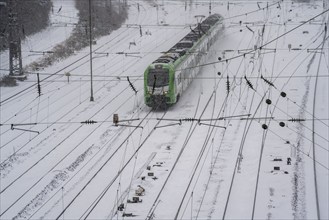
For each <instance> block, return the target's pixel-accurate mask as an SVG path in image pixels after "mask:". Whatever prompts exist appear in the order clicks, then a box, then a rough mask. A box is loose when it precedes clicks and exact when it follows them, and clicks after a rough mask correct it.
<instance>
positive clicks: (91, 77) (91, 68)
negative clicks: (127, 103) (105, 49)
mask: <svg viewBox="0 0 329 220" xmlns="http://www.w3.org/2000/svg"><path fill="white" fill-rule="evenodd" d="M91 30H92V27H91V0H89V54H90V57H89V59H90V101H91V102H93V101H94V94H93V93H94V91H93V54H92V53H93V49H92V34H91Z"/></svg>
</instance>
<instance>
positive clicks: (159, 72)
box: [147, 69, 169, 87]
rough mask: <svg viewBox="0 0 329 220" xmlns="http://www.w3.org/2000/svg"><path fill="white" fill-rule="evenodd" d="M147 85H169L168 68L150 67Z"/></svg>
mask: <svg viewBox="0 0 329 220" xmlns="http://www.w3.org/2000/svg"><path fill="white" fill-rule="evenodd" d="M147 85H148V86H154V85H155V87H161V86H167V85H169V71H168V70H167V69H150V71H149V74H148V78H147Z"/></svg>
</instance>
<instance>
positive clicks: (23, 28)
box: [0, 0, 52, 50]
mask: <svg viewBox="0 0 329 220" xmlns="http://www.w3.org/2000/svg"><path fill="white" fill-rule="evenodd" d="M10 1H13V0H1V2H3V3H2V4H1V5H0V41H1V45H0V50H4V49H6V48H8V36H9V28H10V27H9V3H10ZM16 2H17V7H16V9H17V17H18V22H19V30H20V31H19V34H20V35H21V39H24V38H25V37H26V36H29V35H31V34H34V33H37V32H39V31H40V30H42V29H44V28H46V27H47V26H48V23H49V12H50V10H51V7H52V3H51V1H50V0H16Z"/></svg>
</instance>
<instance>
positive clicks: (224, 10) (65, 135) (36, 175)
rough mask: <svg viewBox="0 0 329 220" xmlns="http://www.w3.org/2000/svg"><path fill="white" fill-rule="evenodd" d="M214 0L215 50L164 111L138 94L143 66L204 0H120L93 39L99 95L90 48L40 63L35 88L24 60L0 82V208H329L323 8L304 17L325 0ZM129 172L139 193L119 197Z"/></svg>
mask: <svg viewBox="0 0 329 220" xmlns="http://www.w3.org/2000/svg"><path fill="white" fill-rule="evenodd" d="M63 2H64V1H63ZM65 2H67V1H65ZM211 3H212V4H211V13H219V14H221V15H223V16H224V18H225V29H224V31H223V32H222V33H221V34H220V35H219V37H218V40H217V41H216V42H215V44H214V45H213V46H212V47H211V49H210V50H209V51H208V53H207V54H206V55H205V56H206V62H207V63H212V64H209V65H205V66H204V67H202V69H201V71H200V73H199V75H198V77H197V78H196V79H194V81H193V83H192V84H191V85H190V87H189V88H188V89H187V90H186V92H185V93H184V94H183V95H182V97H181V99H180V101H179V102H178V103H177V104H176V105H175V106H173V107H171V108H169V109H168V110H167V111H159V110H158V111H151V109H150V108H148V107H147V106H145V104H144V103H143V72H144V70H145V69H146V67H147V65H149V64H150V63H151V62H152V61H153V60H155V59H156V58H157V57H159V56H160V55H161V52H163V51H166V50H168V49H169V48H170V47H171V46H173V45H174V44H175V43H176V42H177V41H179V40H180V39H181V38H182V37H183V36H184V35H185V34H187V33H188V32H189V31H190V28H189V26H190V25H193V24H195V23H196V20H197V19H196V18H195V15H205V16H208V15H209V8H210V7H209V1H165V0H163V1H137V2H135V1H128V5H129V18H128V19H127V21H126V24H124V25H122V27H121V28H119V29H118V30H116V31H114V32H113V33H111V35H109V36H106V37H102V38H100V39H98V40H97V44H96V45H93V48H94V59H93V76H94V77H93V79H94V80H93V88H94V98H95V101H94V102H90V101H89V98H90V72H89V71H90V70H89V56H86V55H87V54H88V51H89V48H86V49H85V50H83V51H80V52H79V53H77V54H76V55H74V56H72V57H70V58H68V59H66V60H64V61H63V62H61V63H58V64H55V65H54V66H52V67H49V68H47V69H45V70H43V72H42V73H40V76H41V80H42V82H41V93H42V95H41V96H40V97H39V96H38V93H37V88H36V76H35V75H33V74H30V76H29V78H28V80H27V81H25V82H20V83H19V84H20V85H19V86H18V87H14V88H3V87H2V88H1V124H3V126H1V127H0V129H1V155H0V159H1V164H0V172H1V173H0V174H1V176H0V178H1V185H0V187H1V190H0V199H1V201H0V202H1V204H0V209H1V211H0V215H1V217H0V219H10V218H15V219H22V218H25V219H56V218H61V219H81V218H83V219H111V218H114V219H123V218H124V219H151V218H153V219H252V218H254V219H318V218H320V219H328V218H329V214H328V209H327V207H328V205H329V202H328V197H329V196H328V195H329V193H328V189H327V186H328V184H329V173H328V161H329V158H328V151H329V144H328V139H329V134H328V133H329V121H328V118H329V115H328V114H329V113H328V112H329V103H328V96H327V94H328V85H329V78H328V65H329V58H328V57H329V51H328V48H329V44H328V40H327V37H328V33H326V32H325V26H324V24H325V22H327V23H328V18H329V16H328V12H327V13H324V14H323V15H320V16H318V17H316V18H315V19H314V20H312V21H310V22H307V23H306V24H303V25H301V24H302V22H304V21H307V20H309V19H311V18H312V17H315V16H317V15H319V14H320V13H322V12H323V11H325V10H327V8H328V6H327V5H323V1H309V2H298V1H283V2H282V1H280V2H279V3H278V2H275V1H269V2H268V7H266V6H267V2H256V1H230V2H227V1H225V2H224V1H220V2H219V1H211ZM72 10H73V9H72ZM73 11H74V10H73ZM55 12H56V11H55ZM72 13H73V14H74V13H75V12H72ZM75 16H76V15H75ZM240 21H241V22H240ZM139 25H141V27H142V36H141V33H140V29H139ZM299 25H301V26H300V27H298V26H299ZM296 27H298V28H296ZM294 28H296V29H295V30H293V29H294ZM290 30H293V31H291V32H290ZM65 31H67V33H69V31H70V30H69V29H67V28H65V29H62V32H61V33H62V34H63V35H59V36H65V33H64V32H65ZM43 33H44V36H43V38H47V37H48V36H47V33H46V32H43ZM284 33H287V34H284ZM52 36H53V35H52ZM274 39H277V40H274ZM324 39H325V41H324ZM57 40H58V42H61V41H62V40H63V38H62V37H58V39H57ZM33 42H34V43H33ZM37 42H38V40H37V37H36V38H35V41H32V39H31V44H32V45H33V46H34V45H37ZM269 42H271V43H269ZM323 42H324V43H323ZM51 45H52V43H50V44H49V46H51ZM263 45H265V46H263ZM44 48H47V45H45V47H44ZM44 48H40V49H41V50H45V49H44ZM254 49H256V50H255V51H253V50H254ZM247 52H248V54H245V55H244V53H247ZM218 57H221V60H222V61H223V60H224V61H223V62H217V61H218ZM231 58H233V59H231ZM226 59H227V61H225V60H226ZM25 64H26V63H25ZM1 65H4V64H3V60H2V59H1ZM66 72H70V73H71V77H70V79H69V82H68V79H67V77H66V76H65V75H64V74H65V73H66ZM54 73H56V74H54ZM50 74H54V75H53V76H52V77H49V75H50ZM126 76H129V78H130V81H131V82H132V84H133V85H134V87H135V88H136V89H137V91H138V93H137V94H135V93H134V92H133V90H132V89H131V88H130V86H129V83H128V81H127V79H126ZM316 76H318V77H316ZM264 79H266V80H267V81H266V80H264ZM316 79H318V81H317V82H316ZM316 83H317V84H316ZM20 92H21V93H20ZM282 92H284V93H285V94H286V96H284V94H283V93H282ZM315 93H316V94H315ZM314 94H315V95H314ZM114 113H118V114H119V117H120V119H122V120H123V119H139V120H135V121H132V122H131V123H130V125H139V126H141V127H142V128H134V127H125V126H118V127H115V126H113V124H112V116H113V114H114ZM249 114H250V117H248V116H247V115H249ZM161 118H162V119H186V118H195V119H216V118H217V119H218V118H221V120H212V121H204V123H205V124H210V125H211V126H209V125H199V124H198V123H197V122H195V121H188V120H185V121H183V123H182V125H176V126H168V127H162V128H160V127H161V126H165V125H169V124H171V123H172V122H170V121H166V120H158V119H161ZM291 119H293V120H291ZM298 119H303V121H299V120H298ZM87 120H93V121H96V122H97V123H94V124H86V123H85V124H82V123H81V122H83V121H87ZM280 122H281V124H280ZM283 123H284V124H283ZM11 124H14V126H13V128H14V129H13V130H12V129H11ZM19 124H25V126H20V125H19ZM122 124H124V125H127V123H126V122H122ZM265 125H266V127H267V129H264V127H265ZM157 127H158V128H157ZM223 127H225V129H224V128H223ZM155 128H156V129H155ZM20 129H24V130H28V131H23V130H20ZM36 131H37V132H39V134H38V133H36ZM313 149H314V151H313ZM287 158H291V164H290V165H288V164H287ZM314 167H315V169H314ZM152 174H153V175H152ZM314 174H316V180H317V181H316V183H315V180H314V176H315V175H314ZM138 185H140V186H142V187H143V188H144V189H145V193H144V195H143V196H140V199H141V200H142V202H140V203H127V200H132V198H133V197H134V196H135V190H136V189H137V188H138ZM315 186H317V187H315ZM316 190H317V191H316ZM316 195H318V198H316ZM317 201H318V203H319V206H318V208H317V205H316V204H317ZM121 203H123V204H124V207H125V209H124V210H123V211H117V210H118V209H117V207H118V205H120V204H121ZM317 210H319V213H318V212H317ZM123 213H126V214H128V215H130V214H131V215H132V216H130V217H129V216H127V217H123ZM318 215H319V216H318Z"/></svg>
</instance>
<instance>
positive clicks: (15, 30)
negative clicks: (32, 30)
mask: <svg viewBox="0 0 329 220" xmlns="http://www.w3.org/2000/svg"><path fill="white" fill-rule="evenodd" d="M8 11H9V13H8V19H9V22H8V24H9V39H8V42H9V75H10V76H14V77H16V76H23V69H22V51H21V36H20V35H21V30H20V25H19V19H18V6H17V0H10V1H8Z"/></svg>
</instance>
